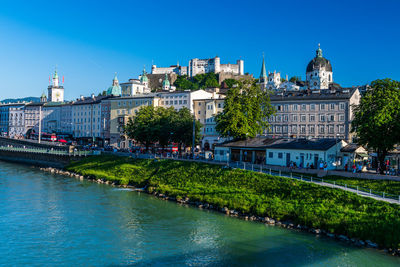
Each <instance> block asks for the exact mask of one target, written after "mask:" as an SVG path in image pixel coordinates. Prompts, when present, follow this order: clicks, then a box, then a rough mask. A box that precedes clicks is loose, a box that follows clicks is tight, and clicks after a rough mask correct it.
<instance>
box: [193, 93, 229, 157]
mask: <svg viewBox="0 0 400 267" xmlns="http://www.w3.org/2000/svg"><path fill="white" fill-rule="evenodd" d="M193 103H194V105H193V106H194V116H195V118H196V120H198V121H199V122H201V124H203V127H202V128H201V134H202V141H201V146H202V148H203V149H204V150H210V149H212V148H213V146H214V145H215V144H218V143H220V142H223V141H225V139H224V138H221V137H220V136H219V134H218V132H217V131H216V129H215V127H216V123H215V119H214V117H215V115H217V114H218V113H219V112H222V111H223V109H224V96H223V95H218V97H217V98H212V99H197V100H194V101H193Z"/></svg>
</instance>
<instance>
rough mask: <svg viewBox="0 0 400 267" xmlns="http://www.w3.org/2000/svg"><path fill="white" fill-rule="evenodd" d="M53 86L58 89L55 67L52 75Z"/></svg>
mask: <svg viewBox="0 0 400 267" xmlns="http://www.w3.org/2000/svg"><path fill="white" fill-rule="evenodd" d="M53 86H54V87H58V74H57V65H56V67H55V70H54V75H53Z"/></svg>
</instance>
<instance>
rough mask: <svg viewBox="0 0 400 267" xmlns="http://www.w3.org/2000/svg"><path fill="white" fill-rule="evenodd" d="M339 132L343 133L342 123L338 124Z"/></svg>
mask: <svg viewBox="0 0 400 267" xmlns="http://www.w3.org/2000/svg"><path fill="white" fill-rule="evenodd" d="M339 133H344V125H339Z"/></svg>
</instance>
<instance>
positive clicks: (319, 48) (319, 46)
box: [317, 44, 322, 57]
mask: <svg viewBox="0 0 400 267" xmlns="http://www.w3.org/2000/svg"><path fill="white" fill-rule="evenodd" d="M317 57H322V49H321V44H318V49H317Z"/></svg>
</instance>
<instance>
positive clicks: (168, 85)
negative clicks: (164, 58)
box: [162, 74, 170, 88]
mask: <svg viewBox="0 0 400 267" xmlns="http://www.w3.org/2000/svg"><path fill="white" fill-rule="evenodd" d="M162 85H163V88H165V87H170V83H169V80H168V74H165V80H164V81H163V83H162Z"/></svg>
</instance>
